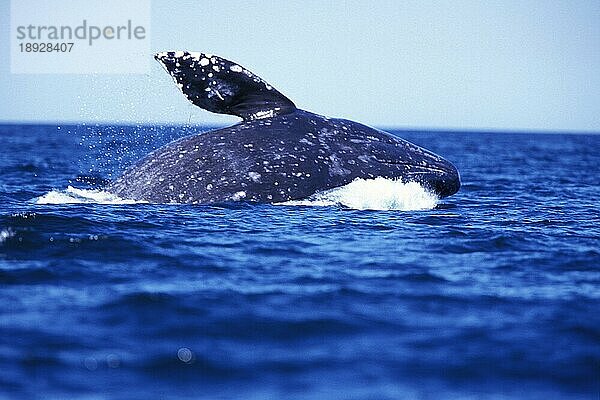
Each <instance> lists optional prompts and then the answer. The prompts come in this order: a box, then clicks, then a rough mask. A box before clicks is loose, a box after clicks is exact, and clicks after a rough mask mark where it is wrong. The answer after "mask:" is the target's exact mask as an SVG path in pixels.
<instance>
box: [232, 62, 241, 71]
mask: <svg viewBox="0 0 600 400" xmlns="http://www.w3.org/2000/svg"><path fill="white" fill-rule="evenodd" d="M229 69H230V70H232V71H233V72H242V67H240V66H239V65H237V64H234V65H232V66H231V67H229Z"/></svg>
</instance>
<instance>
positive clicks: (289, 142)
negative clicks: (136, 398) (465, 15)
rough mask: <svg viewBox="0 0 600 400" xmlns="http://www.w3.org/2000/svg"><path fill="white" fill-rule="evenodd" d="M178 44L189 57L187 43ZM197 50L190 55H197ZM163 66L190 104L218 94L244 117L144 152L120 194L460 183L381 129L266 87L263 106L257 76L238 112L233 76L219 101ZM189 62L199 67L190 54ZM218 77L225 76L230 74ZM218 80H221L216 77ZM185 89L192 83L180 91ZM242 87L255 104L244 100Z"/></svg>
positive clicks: (268, 198)
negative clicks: (384, 181)
mask: <svg viewBox="0 0 600 400" xmlns="http://www.w3.org/2000/svg"><path fill="white" fill-rule="evenodd" d="M160 54H164V55H165V56H168V57H169V59H176V60H178V61H179V62H178V63H177V66H178V69H179V67H180V65H181V59H182V57H181V56H180V57H174V56H175V53H173V52H170V53H159V55H160ZM185 54H186V55H188V58H190V57H189V54H190V53H185ZM192 54H193V53H192ZM198 54H200V55H199V56H196V57H195V59H196V62H197V61H198V60H199V59H201V57H202V56H204V55H202V54H201V53H198ZM157 58H160V57H159V56H158V55H157ZM212 58H213V60H214V59H215V57H212ZM217 60H218V61H219V62H222V61H225V62H227V63H229V64H225V65H223V64H220V65H221V67H227V66H230V65H235V64H232V63H230V62H228V61H227V60H223V59H220V58H217ZM161 62H163V64H164V63H165V62H164V60H162V59H161ZM205 63H206V62H205ZM172 65H174V64H172ZM235 66H236V68H235V69H236V71H237V65H235ZM166 68H167V70H168V71H169V72H170V73H171V74H172V75H173V76H174V78H175V79H176V82H178V83H180V82H183V83H184V85H183V86H184V87H183V89H182V90H183V91H184V94H185V95H186V96H187V97H188V99H190V100H191V101H192V102H194V103H195V104H198V105H201V106H202V107H203V108H208V107H206V105H207V102H213V101H217V102H219V104H214V103H211V104H209V106H210V107H212V109H213V111H215V110H216V111H217V112H224V113H229V114H234V115H240V116H242V117H243V118H244V119H245V120H244V121H243V122H241V123H239V124H237V125H234V126H231V127H228V128H225V129H219V130H216V131H211V132H207V133H202V134H199V135H195V136H190V137H186V138H183V139H180V140H177V141H175V142H172V143H170V144H168V145H166V146H164V147H162V148H160V149H158V150H156V151H154V152H153V153H151V154H149V155H148V156H147V157H146V158H144V159H143V160H141V161H140V162H139V163H138V164H137V165H135V166H134V167H132V168H130V169H129V170H127V171H126V172H125V173H124V175H123V176H122V177H120V178H119V179H118V180H117V181H115V182H113V183H112V184H111V185H109V186H108V188H107V190H108V191H110V192H112V193H115V194H117V195H118V196H120V197H123V198H127V199H134V200H146V201H149V202H155V203H169V202H176V203H194V204H205V203H219V202H228V201H252V202H282V201H288V200H296V199H303V198H307V197H309V196H311V195H312V194H314V193H316V192H320V191H323V190H327V189H332V188H335V187H339V186H343V185H346V184H348V183H350V182H352V181H353V180H354V179H356V178H363V179H369V178H376V177H385V178H393V179H400V180H402V181H403V182H409V181H415V182H419V183H421V184H422V185H424V186H425V187H427V188H429V189H430V190H432V191H434V192H435V193H437V194H438V195H439V196H440V197H444V196H449V195H451V194H453V193H456V191H457V190H458V189H459V187H460V179H459V176H458V172H457V170H456V168H455V167H454V166H453V165H452V164H451V163H449V162H448V161H446V160H444V159H443V158H441V157H439V156H437V155H436V154H433V153H431V152H429V151H427V150H424V149H422V148H420V147H418V146H416V145H414V144H411V143H409V142H407V141H405V140H402V139H399V138H397V137H395V136H392V135H390V134H388V133H386V132H382V131H380V130H376V129H373V128H369V127H367V126H365V125H361V124H359V123H356V122H352V121H348V120H343V119H330V118H325V117H323V116H320V115H317V114H313V113H310V112H307V111H303V110H298V109H296V108H295V106H294V105H293V103H291V101H289V100H288V99H286V98H285V97H283V95H281V94H279V92H277V91H275V90H274V89H272V88H269V89H268V92H267V93H268V96H269V99H268V100H269V102H270V103H271V104H270V105H269V107H266V108H265V106H264V103H262V104H261V102H260V97H261V95H262V92H264V89H262V86H261V90H262V91H261V92H260V93H259V94H258V95H257V94H256V92H257V91H256V90H255V89H254V88H248V87H244V90H246V93H245V94H244V99H243V101H242V102H243V112H239V110H240V109H241V108H240V106H238V104H239V103H242V102H240V101H239V95H238V94H236V89H237V88H239V87H240V83H239V82H236V85H234V86H233V88H234V89H233V90H230V92H231V93H232V97H235V96H238V98H236V99H234V100H235V101H231V102H229V103H227V105H226V106H227V107H224V106H223V104H221V103H222V100H226V101H227V100H230V99H229V98H227V97H226V95H223V93H222V92H221V93H219V95H218V96H214V95H213V96H212V97H209V96H205V95H204V94H205V93H209V92H210V90H211V89H210V87H209V88H208V89H207V88H205V87H202V86H199V85H200V84H203V83H202V82H204V79H202V82H200V81H199V82H194V83H193V85H188V86H190V87H191V88H188V87H186V85H185V83H186V82H189V76H184V77H183V78H181V73H180V71H179V70H176V71H175V73H173V72H172V71H171V70H170V69H169V65H166ZM189 71H193V72H194V76H198V74H197V71H198V68H197V64H196V65H194V64H192V65H191V67H190V69H188V70H187V72H188V74H189ZM244 71H245V72H246V71H247V70H244ZM221 72H222V71H221ZM205 74H206V71H204V72H202V74H199V75H200V76H205ZM248 74H249V72H248V73H247V74H246V75H248ZM248 76H249V77H250V78H252V82H253V84H256V83H258V84H260V85H263V84H264V85H266V87H270V86H269V85H268V84H266V83H264V81H262V80H260V81H257V80H256V79H255V76H254V75H248ZM211 77H214V75H213V74H211ZM221 80H224V81H225V83H226V84H229V83H230V81H229V80H228V76H225V77H224V78H223V77H221ZM215 85H216V87H218V88H219V90H220V89H221V88H222V87H223V82H222V81H216V83H215ZM186 89H190V90H187V93H186ZM192 89H193V90H192ZM229 89H231V86H229ZM248 93H251V94H252V95H253V98H252V100H253V101H254V102H255V105H250V106H249V102H248V100H247V98H248ZM209 94H210V93H209ZM279 98H281V99H283V100H281V101H279ZM256 99H258V100H256ZM199 103H202V104H199ZM278 106H280V107H278ZM269 110H273V112H270V113H269ZM282 110H283V111H282ZM242 114H243V115H242ZM265 115H267V116H265Z"/></svg>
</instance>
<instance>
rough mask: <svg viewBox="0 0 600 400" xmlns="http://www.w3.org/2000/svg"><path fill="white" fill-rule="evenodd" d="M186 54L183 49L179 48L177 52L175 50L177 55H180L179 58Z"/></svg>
mask: <svg viewBox="0 0 600 400" xmlns="http://www.w3.org/2000/svg"><path fill="white" fill-rule="evenodd" d="M184 54H185V53H184V52H183V51H181V50H179V51H176V52H175V57H178V58H179V57H183V55H184Z"/></svg>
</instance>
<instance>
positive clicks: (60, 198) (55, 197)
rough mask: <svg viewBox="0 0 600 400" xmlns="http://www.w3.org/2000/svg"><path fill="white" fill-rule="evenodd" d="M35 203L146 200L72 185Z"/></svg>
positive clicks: (117, 202) (46, 195)
mask: <svg viewBox="0 0 600 400" xmlns="http://www.w3.org/2000/svg"><path fill="white" fill-rule="evenodd" d="M34 203H35V204H76V203H97V204H135V203H145V202H144V201H135V200H127V199H122V198H120V197H119V196H117V195H114V194H112V193H108V192H105V191H103V190H92V189H77V188H74V187H72V186H69V187H67V189H66V190H52V191H50V192H48V193H46V194H45V195H43V196H41V197H38V198H37V199H35V200H34Z"/></svg>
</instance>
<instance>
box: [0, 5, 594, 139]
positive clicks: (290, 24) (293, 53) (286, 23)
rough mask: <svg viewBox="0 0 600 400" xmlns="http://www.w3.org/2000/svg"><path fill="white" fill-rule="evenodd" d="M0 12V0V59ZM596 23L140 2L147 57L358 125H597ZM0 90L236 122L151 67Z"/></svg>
mask: <svg viewBox="0 0 600 400" xmlns="http://www.w3.org/2000/svg"><path fill="white" fill-rule="evenodd" d="M124 1H125V0H124ZM81 4H82V6H83V5H84V4H85V2H84V1H82V2H81ZM9 11H10V7H9V1H7V0H0V27H1V31H0V50H1V52H2V54H3V55H4V59H5V60H8V57H9V45H8V35H9V25H10V24H9V21H10V18H9ZM116 12H118V10H116ZM599 21H600V2H599V1H587V2H586V1H485V2H484V1H482V2H476V1H439V2H426V1H377V2H367V1H364V2H358V1H346V2H342V1H331V2H326V1H299V2H288V1H255V2H254V1H244V2H242V1H224V0H219V1H206V0H202V1H167V0H164V1H163V0H154V1H153V2H152V24H151V34H150V37H151V47H152V51H153V52H154V51H162V50H175V49H186V50H195V51H206V52H210V53H214V54H217V55H221V56H223V57H225V58H228V59H231V60H234V61H236V62H238V63H240V64H241V65H244V66H245V67H247V68H248V69H250V70H252V71H253V72H255V73H257V74H258V75H259V76H261V77H263V78H264V79H265V80H267V81H268V82H270V83H271V84H273V85H274V86H275V87H276V88H277V89H278V90H280V91H281V92H282V93H284V94H285V95H287V96H288V97H289V98H290V99H292V100H293V101H294V102H295V103H296V105H297V106H299V107H301V108H304V109H308V110H310V111H314V112H317V113H320V114H324V115H328V116H334V117H343V118H349V119H352V120H355V121H360V122H364V123H367V124H370V125H375V126H380V127H417V128H442V129H443V128H451V129H511V130H570V131H595V132H600V23H599ZM148 57H151V54H148ZM107 62H110V60H107ZM0 90H1V92H2V100H0V121H57V122H67V121H101V122H123V123H124V122H133V123H161V122H168V123H180V122H188V121H189V122H191V123H196V124H202V123H209V124H223V123H229V122H234V121H237V119H236V118H235V117H228V116H217V115H215V114H211V113H209V112H206V111H204V110H201V109H199V108H197V107H195V106H193V105H191V104H190V103H188V102H187V101H186V100H185V98H184V97H183V95H181V94H180V93H179V92H178V90H177V88H176V86H175V85H174V84H173V82H172V81H171V79H170V78H169V76H168V75H167V74H166V73H165V72H164V70H163V69H162V68H161V67H160V66H159V64H158V63H156V62H153V63H152V68H151V72H150V73H149V74H146V75H66V74H61V75H54V74H46V75H15V74H11V73H10V63H9V62H7V61H5V62H3V63H2V64H1V65H0Z"/></svg>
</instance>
